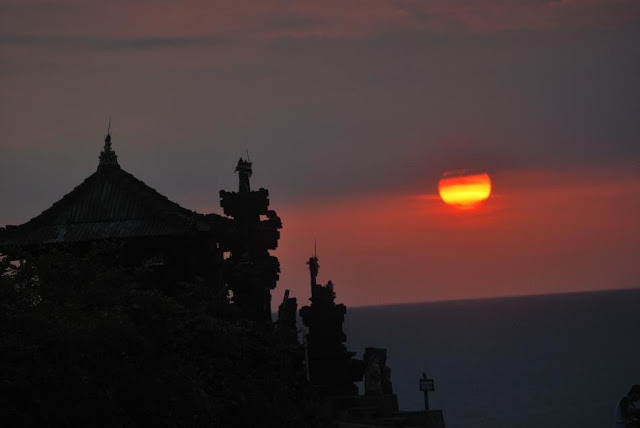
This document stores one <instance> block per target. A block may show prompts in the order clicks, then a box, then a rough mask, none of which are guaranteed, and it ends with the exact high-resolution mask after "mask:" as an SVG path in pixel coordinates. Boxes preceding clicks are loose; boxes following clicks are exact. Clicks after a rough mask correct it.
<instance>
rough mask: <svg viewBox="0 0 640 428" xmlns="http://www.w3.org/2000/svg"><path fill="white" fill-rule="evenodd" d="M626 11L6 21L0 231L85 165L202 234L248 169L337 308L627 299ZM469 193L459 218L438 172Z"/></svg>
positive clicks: (80, 12)
mask: <svg viewBox="0 0 640 428" xmlns="http://www.w3.org/2000/svg"><path fill="white" fill-rule="evenodd" d="M638 76H640V1H637V0H557V1H546V0H512V1H507V0H459V1H451V0H423V1H411V0H396V1H382V0H367V1H351V0H341V1H330V0H328V1H296V2H283V1H275V0H263V1H253V2H246V1H244V2H243V1H209V0H207V1H205V0H185V1H180V2H176V1H169V0H154V1H147V0H141V1H135V0H127V1H123V0H112V1H109V2H87V1H83V0H38V1H33V0H0V94H2V95H1V96H0V112H1V113H0V129H2V138H0V200H1V201H2V205H1V207H2V209H0V225H4V224H20V223H23V222H25V221H27V220H29V219H30V218H32V217H35V216H36V215H38V214H39V213H41V212H42V211H43V210H45V209H46V208H48V207H49V206H50V205H51V204H52V203H54V202H55V201H57V200H58V199H60V198H61V197H62V196H63V195H64V194H66V193H68V192H69V191H71V190H72V189H73V188H74V187H75V186H76V185H78V184H79V183H80V182H81V181H82V180H84V178H86V177H87V176H89V175H90V174H91V173H93V172H94V171H95V169H96V167H97V161H98V154H99V152H100V150H101V148H102V145H103V138H104V134H105V132H106V126H107V122H108V120H109V117H111V118H112V127H111V130H112V136H113V147H114V149H115V150H116V152H117V154H118V156H119V161H120V165H121V166H122V167H123V169H125V170H127V171H128V172H130V173H132V174H134V175H135V176H136V177H138V178H139V179H141V180H143V181H144V182H146V183H147V184H148V185H150V186H151V187H153V188H155V189H156V190H158V191H159V192H160V193H162V194H164V195H166V196H168V197H169V198H170V199H172V200H173V201H176V202H178V203H180V204H181V205H182V206H184V207H186V208H189V209H193V210H196V211H198V212H202V213H209V212H217V213H220V212H221V209H220V208H219V197H218V192H219V190H220V189H227V190H233V189H235V188H236V187H237V177H236V176H235V175H234V174H233V169H234V167H235V164H236V162H237V159H238V158H239V157H240V156H244V155H245V153H246V151H247V150H248V151H249V153H250V156H251V159H252V161H253V162H254V175H253V178H252V183H253V186H254V188H257V187H265V188H268V189H269V190H270V195H271V207H272V208H273V209H275V210H276V211H277V212H278V214H279V215H280V217H281V218H282V220H283V223H284V229H283V230H282V237H281V241H280V248H279V249H278V250H277V251H276V255H277V256H278V257H279V258H280V261H281V264H282V273H281V280H280V283H279V285H278V288H277V289H276V290H275V292H274V304H273V306H274V309H275V307H276V306H277V304H278V302H279V300H280V299H281V296H282V293H283V292H284V290H285V289H290V290H291V293H292V294H293V296H295V297H297V298H298V300H299V302H300V303H301V304H304V303H306V302H307V299H308V297H309V292H310V290H309V286H308V284H309V281H308V273H307V270H306V265H305V262H306V260H307V259H308V257H309V256H310V255H311V253H312V251H313V242H314V240H317V242H318V255H319V258H320V265H321V268H320V275H319V280H320V281H322V282H326V281H327V280H329V279H331V280H332V281H333V282H334V283H335V287H336V292H337V294H338V301H340V302H344V303H346V304H348V305H372V304H386V303H400V302H417V301H431V300H448V299H463V298H479V297H491V296H508V295H523V294H540V293H557V292H572V291H585V290H598V289H617V288H627V287H638V286H640V263H638V260H639V259H640V257H639V256H640V120H639V119H638V118H639V117H640V78H639V77H638ZM459 169H470V170H474V171H485V172H487V173H488V174H489V175H490V176H491V179H492V182H493V190H492V195H491V197H490V198H489V200H487V201H486V202H485V203H484V204H482V205H481V206H480V207H479V208H477V209H474V210H458V209H455V208H453V207H450V206H446V205H444V204H443V203H442V201H440V200H439V198H438V196H437V184H438V179H439V177H441V176H442V174H443V173H446V172H447V171H451V170H459Z"/></svg>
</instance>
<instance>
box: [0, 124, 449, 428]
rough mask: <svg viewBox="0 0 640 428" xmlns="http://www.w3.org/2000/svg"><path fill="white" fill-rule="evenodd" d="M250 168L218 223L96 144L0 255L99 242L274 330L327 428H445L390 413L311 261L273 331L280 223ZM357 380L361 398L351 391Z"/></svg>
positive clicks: (78, 248) (341, 310)
mask: <svg viewBox="0 0 640 428" xmlns="http://www.w3.org/2000/svg"><path fill="white" fill-rule="evenodd" d="M252 167H253V165H252V163H251V162H250V161H249V160H248V159H243V158H240V160H239V161H238V163H237V166H236V168H235V172H236V173H237V174H238V190H237V191H224V190H222V191H220V205H221V207H222V209H223V213H224V215H219V214H215V213H211V214H200V213H197V212H195V211H191V210H188V209H186V208H183V207H181V206H180V205H178V204H177V203H174V202H172V201H170V200H169V199H167V198H166V197H165V196H162V195H161V194H160V193H158V192H157V191H156V190H154V189H152V188H151V187H149V186H148V185H146V184H145V183H143V182H142V181H140V180H138V179H137V178H135V177H134V176H133V175H132V174H130V173H128V172H126V171H124V170H123V169H122V168H121V167H120V164H119V162H118V157H117V155H116V153H115V151H114V150H113V147H112V144H111V134H110V132H108V133H107V135H106V137H105V139H104V148H103V150H102V152H101V153H100V156H99V162H98V167H97V170H96V172H94V173H93V174H91V175H90V176H89V177H88V178H86V179H85V180H84V181H83V182H82V183H81V184H80V185H78V186H77V187H76V188H75V189H73V190H72V191H71V192H70V193H68V194H67V195H65V196H64V197H63V198H62V199H61V200H59V201H58V202H56V203H54V204H53V206H51V207H50V208H49V209H47V210H45V211H44V212H42V214H40V215H38V216H37V217H35V218H33V219H31V220H30V221H28V222H26V223H24V224H21V225H19V226H6V227H4V228H0V254H3V255H5V256H6V257H7V258H8V259H9V260H23V259H28V258H29V257H33V256H35V255H41V254H45V253H47V252H49V251H51V250H52V249H57V248H64V249H65V250H66V251H69V252H70V253H71V254H75V255H78V256H80V255H83V254H85V253H86V252H87V251H88V250H89V248H90V247H91V246H92V245H94V244H96V243H99V242H105V241H109V242H117V243H118V248H119V249H118V257H117V260H113V261H112V262H113V263H114V264H117V265H118V266H121V267H124V268H129V269H138V270H142V271H144V272H145V278H146V280H147V281H148V282H149V283H150V284H155V286H159V287H171V285H172V284H175V283H178V282H180V281H191V280H194V279H196V278H197V279H198V280H199V281H201V282H204V283H206V284H207V286H208V287H211V289H212V291H213V293H211V294H212V295H213V296H218V301H217V302H215V303H216V304H215V305H214V306H213V307H215V308H219V310H220V312H221V313H223V312H224V313H228V309H229V308H230V307H232V309H233V310H232V311H231V312H233V314H235V315H234V316H235V317H237V318H238V319H242V320H244V321H245V322H249V323H252V324H253V325H255V326H256V328H269V329H273V330H274V331H275V332H276V333H277V336H278V337H279V338H280V339H279V340H281V341H283V342H284V343H287V344H289V345H290V346H291V347H292V349H294V351H293V355H294V358H295V360H296V361H298V363H299V365H300V366H302V367H304V371H305V373H306V380H307V382H308V383H309V385H310V386H311V388H312V389H313V390H314V391H315V393H316V394H317V395H318V397H319V399H320V400H322V402H324V403H325V405H326V406H328V408H329V409H330V412H331V415H332V417H333V418H334V419H335V420H339V421H343V422H345V423H368V424H371V425H376V426H428V427H444V421H443V420H442V414H441V412H440V413H438V412H439V411H436V413H434V412H410V413H406V412H405V413H402V412H399V411H398V402H397V397H396V396H395V394H394V393H393V388H392V385H391V369H390V368H389V367H387V365H386V358H387V350H386V349H382V348H375V347H369V348H366V350H365V353H364V356H363V359H358V358H356V353H355V352H350V351H348V350H347V346H346V342H347V337H346V335H345V333H344V330H343V323H344V320H345V316H346V312H347V308H346V307H345V305H343V304H339V303H336V292H335V289H334V285H333V283H332V282H331V281H328V282H327V283H326V284H325V285H322V284H320V283H318V280H317V277H318V273H319V267H320V265H319V260H318V257H317V256H316V255H315V254H314V255H313V256H311V257H310V258H309V259H308V262H307V264H308V266H309V273H310V298H309V300H310V304H309V305H307V306H303V307H302V308H301V309H300V311H299V315H300V318H301V320H302V324H303V326H304V327H303V331H302V335H301V334H300V332H301V330H300V327H301V326H298V325H297V299H296V298H294V297H290V293H289V290H287V291H286V292H285V295H284V299H283V301H282V303H281V304H280V305H279V308H278V316H277V321H276V322H275V323H274V322H272V309H271V290H273V289H274V288H275V287H276V284H277V282H278V280H279V272H280V263H279V261H278V259H277V258H276V257H275V256H273V255H271V254H270V251H273V250H275V249H276V248H277V246H278V240H279V239H280V230H281V229H282V227H283V224H282V221H281V219H280V218H279V217H278V215H277V214H276V212H275V211H274V210H271V209H270V208H269V192H268V191H267V190H266V189H264V188H259V189H258V190H252V189H251V180H250V179H251V175H252V173H253V169H252ZM363 380H364V394H360V393H359V391H358V387H357V386H356V382H360V381H363Z"/></svg>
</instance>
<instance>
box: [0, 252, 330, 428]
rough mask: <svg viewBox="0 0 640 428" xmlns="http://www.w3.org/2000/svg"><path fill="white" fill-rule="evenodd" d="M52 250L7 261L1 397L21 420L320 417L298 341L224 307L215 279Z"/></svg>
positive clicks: (277, 421)
mask: <svg viewBox="0 0 640 428" xmlns="http://www.w3.org/2000/svg"><path fill="white" fill-rule="evenodd" d="M116 254H117V251H115V250H114V249H113V248H109V247H108V246H104V245H102V246H100V247H97V248H94V249H93V250H92V251H90V252H89V253H88V254H87V255H85V256H82V257H77V256H71V255H70V254H69V253H67V252H65V251H64V250H62V249H59V250H52V251H48V252H47V253H46V254H44V255H40V256H38V257H34V258H31V259H30V260H28V261H26V262H25V263H23V264H22V265H20V266H16V265H12V264H10V263H9V262H8V261H7V260H2V262H1V263H2V265H1V266H0V269H2V270H1V272H2V275H1V276H0V299H1V300H0V324H1V325H2V329H1V333H0V349H1V350H2V351H1V353H0V355H1V356H0V378H1V379H2V385H1V386H0V397H3V398H2V399H0V402H1V403H2V404H1V409H0V411H1V412H2V414H3V420H5V421H11V426H248V427H250V426H319V425H322V426H324V425H326V424H327V423H328V421H327V420H326V419H324V418H323V416H322V415H321V412H320V408H319V405H318V404H316V401H315V400H314V399H313V397H312V396H311V394H310V392H309V390H308V389H307V386H306V384H305V382H304V375H303V373H302V372H301V370H302V369H301V367H300V366H299V364H297V363H296V361H299V359H300V358H299V349H298V348H297V347H295V346H292V345H286V344H284V343H283V342H282V341H279V340H278V339H277V337H276V335H275V333H274V332H273V330H272V329H271V328H269V327H267V326H263V327H262V328H259V327H257V326H256V325H255V324H252V323H249V322H247V321H243V320H240V319H235V318H234V317H233V316H232V315H233V305H229V311H228V313H227V314H226V316H225V317H223V318H221V317H220V316H219V313H218V312H219V306H217V305H215V304H214V303H213V302H214V301H216V296H214V295H213V291H212V288H211V287H208V286H207V285H205V284H201V283H198V282H197V281H196V282H190V283H178V284H174V285H173V286H171V287H154V284H152V283H149V281H147V280H144V278H148V276H147V275H146V273H145V272H142V271H135V272H132V271H125V270H123V269H122V268H119V267H117V266H118V263H112V261H113V258H114V257H115V255H116Z"/></svg>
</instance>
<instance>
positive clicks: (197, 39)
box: [0, 35, 226, 50]
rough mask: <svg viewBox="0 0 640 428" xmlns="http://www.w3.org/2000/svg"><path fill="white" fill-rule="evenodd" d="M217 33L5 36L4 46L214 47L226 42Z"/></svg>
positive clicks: (85, 47)
mask: <svg viewBox="0 0 640 428" xmlns="http://www.w3.org/2000/svg"><path fill="white" fill-rule="evenodd" d="M225 42H226V40H225V39H224V38H222V37H217V36H192V37H186V36H185V37H129V38H124V37H121V38H114V37H111V38H108V37H70V36H54V37H46V36H25V35H23V36H11V35H8V36H6V35H5V36H3V35H0V46H14V47H16V46H27V47H32V46H37V47H49V48H71V49H83V50H132V49H133V50H136V49H163V48H167V49H179V48H194V47H211V46H217V45H220V44H222V43H225Z"/></svg>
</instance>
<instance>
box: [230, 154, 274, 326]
mask: <svg viewBox="0 0 640 428" xmlns="http://www.w3.org/2000/svg"><path fill="white" fill-rule="evenodd" d="M236 172H237V173H238V179H239V186H238V191H237V192H226V191H224V190H222V191H220V205H221V206H222V208H223V209H224V214H225V215H227V216H229V217H232V220H231V222H230V227H229V228H228V232H227V233H226V234H225V236H223V237H222V239H221V240H220V247H221V250H222V251H225V252H226V251H229V252H231V255H230V257H229V258H227V259H226V260H225V261H224V266H223V270H224V277H225V281H226V283H227V285H228V287H229V289H230V290H231V291H232V292H233V301H234V304H236V305H237V306H238V307H239V308H240V311H241V313H242V314H243V315H244V316H245V317H246V318H248V319H252V320H254V321H258V322H271V290H272V289H274V288H275V286H276V282H277V281H278V279H279V273H280V263H279V262H278V259H277V258H276V257H274V256H272V255H270V254H269V250H275V249H276V248H277V246H278V240H279V239H280V231H279V230H280V229H281V228H282V221H281V220H280V218H279V217H278V216H277V215H276V212H275V211H273V210H269V209H268V208H269V192H268V191H267V190H266V189H262V188H261V189H259V190H257V191H255V190H253V191H252V190H251V183H250V180H249V179H250V177H251V174H252V164H251V162H250V161H248V160H244V159H242V158H240V160H239V161H238V165H237V166H236ZM263 217H264V218H263Z"/></svg>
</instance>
